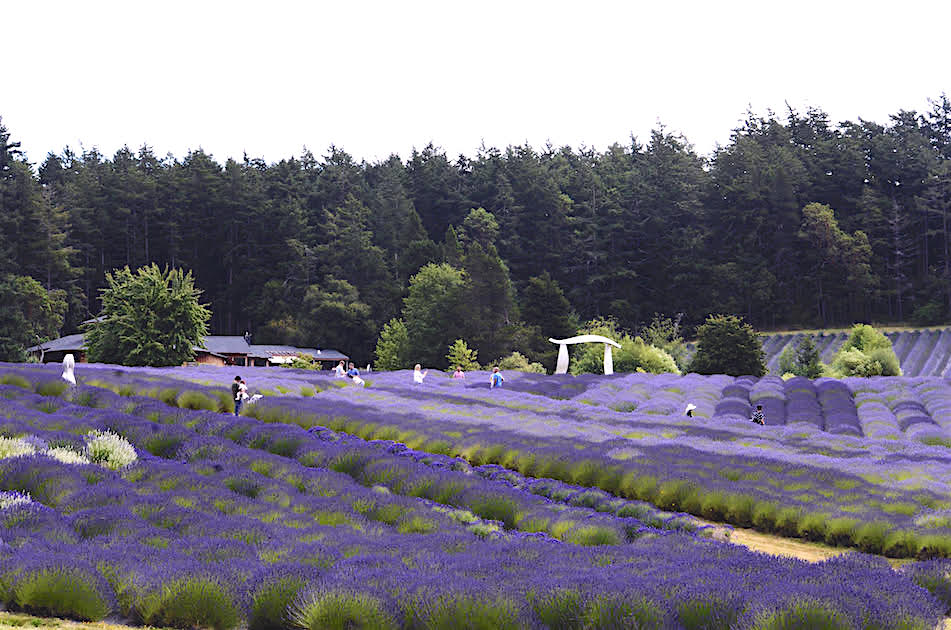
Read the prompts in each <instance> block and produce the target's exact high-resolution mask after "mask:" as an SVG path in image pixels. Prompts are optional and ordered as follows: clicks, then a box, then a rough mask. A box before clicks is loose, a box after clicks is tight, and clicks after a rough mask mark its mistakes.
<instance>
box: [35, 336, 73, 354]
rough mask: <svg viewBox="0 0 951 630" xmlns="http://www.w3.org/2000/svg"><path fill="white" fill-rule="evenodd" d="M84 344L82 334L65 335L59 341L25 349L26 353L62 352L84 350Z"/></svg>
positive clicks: (55, 340)
mask: <svg viewBox="0 0 951 630" xmlns="http://www.w3.org/2000/svg"><path fill="white" fill-rule="evenodd" d="M85 348H86V342H85V340H84V338H83V335H82V333H79V334H76V335H66V336H65V337H60V338H59V339H53V340H52V341H47V342H46V343H41V344H39V345H37V346H33V347H31V348H27V349H26V351H27V352H39V351H40V350H43V351H45V352H62V351H68V350H74V351H79V350H85Z"/></svg>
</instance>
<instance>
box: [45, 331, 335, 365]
mask: <svg viewBox="0 0 951 630" xmlns="http://www.w3.org/2000/svg"><path fill="white" fill-rule="evenodd" d="M27 352H29V353H30V354H32V355H33V356H34V357H35V358H36V359H37V360H38V361H42V362H43V363H59V362H61V361H62V360H63V357H65V356H66V355H67V354H72V355H73V357H74V358H75V359H76V362H77V363H84V362H86V344H85V340H84V338H83V335H82V334H76V335H67V336H66V337H60V338H59V339H54V340H52V341H47V342H46V343H42V344H39V345H37V346H33V347H32V348H27ZM298 356H310V357H313V358H314V359H316V360H317V361H319V362H320V363H322V364H324V365H323V367H325V368H329V367H332V366H333V365H335V364H336V363H337V362H338V361H347V360H348V359H349V357H348V356H347V355H345V354H343V353H341V352H338V351H336V350H332V349H329V348H327V349H322V350H318V349H316V348H297V347H294V346H268V345H251V344H249V343H248V341H247V339H245V337H242V336H239V335H208V336H207V337H205V343H204V346H203V347H198V346H196V347H195V362H196V363H201V364H204V365H220V366H226V365H244V366H249V365H255V366H271V365H281V364H283V363H289V362H291V361H293V360H294V358H295V357H298Z"/></svg>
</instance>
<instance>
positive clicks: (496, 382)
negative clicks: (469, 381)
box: [489, 367, 505, 389]
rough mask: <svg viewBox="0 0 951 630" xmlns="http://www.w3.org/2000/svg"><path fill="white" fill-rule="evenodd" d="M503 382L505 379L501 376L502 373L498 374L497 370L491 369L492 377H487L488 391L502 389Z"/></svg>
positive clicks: (495, 368)
mask: <svg viewBox="0 0 951 630" xmlns="http://www.w3.org/2000/svg"><path fill="white" fill-rule="evenodd" d="M504 382H505V377H504V376H502V373H501V372H499V368H497V367H494V368H492V376H490V377H489V389H493V388H496V387H502V383H504Z"/></svg>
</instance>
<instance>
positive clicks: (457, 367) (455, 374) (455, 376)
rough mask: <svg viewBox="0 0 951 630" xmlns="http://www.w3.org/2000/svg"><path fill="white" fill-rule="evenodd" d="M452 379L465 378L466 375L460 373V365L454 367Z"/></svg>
mask: <svg viewBox="0 0 951 630" xmlns="http://www.w3.org/2000/svg"><path fill="white" fill-rule="evenodd" d="M452 377H453V378H465V377H466V373H465V372H463V371H462V366H461V365H457V366H456V371H455V372H453V373H452Z"/></svg>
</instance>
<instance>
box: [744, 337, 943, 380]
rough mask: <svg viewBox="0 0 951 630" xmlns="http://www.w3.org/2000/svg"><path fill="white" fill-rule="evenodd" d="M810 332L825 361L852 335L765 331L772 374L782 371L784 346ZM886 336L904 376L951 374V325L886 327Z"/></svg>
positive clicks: (764, 342)
mask: <svg viewBox="0 0 951 630" xmlns="http://www.w3.org/2000/svg"><path fill="white" fill-rule="evenodd" d="M806 335H810V336H812V338H813V340H814V341H815V343H816V348H818V349H819V352H820V353H821V355H822V361H823V363H829V362H831V361H832V358H833V357H834V356H835V353H836V352H837V351H838V350H839V348H840V347H842V344H843V343H844V342H845V340H846V339H847V338H848V336H849V332H848V330H841V331H828V332H822V331H820V332H796V333H793V332H789V333H772V334H764V335H763V336H762V337H763V351H764V352H765V353H766V366H767V368H768V369H769V373H770V374H777V375H778V374H779V357H780V355H781V354H782V353H783V350H784V349H785V348H786V347H788V346H790V345H792V346H793V347H795V345H796V344H797V343H799V340H800V339H802V338H803V337H804V336H806ZM885 336H887V337H888V338H889V339H890V340H891V342H892V346H893V347H894V348H895V354H896V355H897V356H898V360H899V361H900V362H901V369H902V373H903V375H904V376H944V377H951V327H948V328H924V329H918V330H894V331H890V332H888V331H886V332H885Z"/></svg>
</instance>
